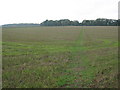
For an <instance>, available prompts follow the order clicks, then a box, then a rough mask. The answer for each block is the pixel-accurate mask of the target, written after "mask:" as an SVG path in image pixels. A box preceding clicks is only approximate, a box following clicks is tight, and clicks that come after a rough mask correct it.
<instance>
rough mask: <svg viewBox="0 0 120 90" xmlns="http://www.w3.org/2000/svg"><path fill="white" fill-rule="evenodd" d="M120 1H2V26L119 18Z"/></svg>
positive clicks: (0, 7)
mask: <svg viewBox="0 0 120 90" xmlns="http://www.w3.org/2000/svg"><path fill="white" fill-rule="evenodd" d="M118 1H120V0H1V1H0V11H1V14H0V25H3V24H9V23H10V24H11V23H41V22H42V21H44V20H46V19H48V20H59V19H70V20H78V21H79V22H81V21H82V20H84V19H96V18H110V19H117V18H118Z"/></svg>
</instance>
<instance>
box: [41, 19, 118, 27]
mask: <svg viewBox="0 0 120 90" xmlns="http://www.w3.org/2000/svg"><path fill="white" fill-rule="evenodd" d="M40 25H41V26H117V25H118V20H114V19H105V18H98V19H96V20H83V21H82V22H81V23H79V22H78V21H77V20H76V21H70V20H69V19H61V20H46V21H44V22H42V23H41V24H40Z"/></svg>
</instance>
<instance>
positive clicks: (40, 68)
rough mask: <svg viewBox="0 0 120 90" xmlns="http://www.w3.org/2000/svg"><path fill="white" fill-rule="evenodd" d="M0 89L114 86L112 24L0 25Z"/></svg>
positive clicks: (115, 63) (115, 49)
mask: <svg viewBox="0 0 120 90" xmlns="http://www.w3.org/2000/svg"><path fill="white" fill-rule="evenodd" d="M2 35H3V42H2V45H3V46H2V47H3V50H2V54H3V57H2V58H3V60H2V62H3V66H2V70H3V74H2V75H3V76H2V79H3V88H10V87H12V88H58V87H59V88H105V87H107V88H117V87H118V80H117V77H118V29H117V27H114V26H106V27H104V26H103V27H99V26H69V27H68V26H65V27H20V28H15V27H14V28H3V30H2Z"/></svg>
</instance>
